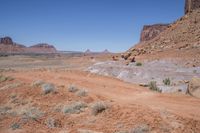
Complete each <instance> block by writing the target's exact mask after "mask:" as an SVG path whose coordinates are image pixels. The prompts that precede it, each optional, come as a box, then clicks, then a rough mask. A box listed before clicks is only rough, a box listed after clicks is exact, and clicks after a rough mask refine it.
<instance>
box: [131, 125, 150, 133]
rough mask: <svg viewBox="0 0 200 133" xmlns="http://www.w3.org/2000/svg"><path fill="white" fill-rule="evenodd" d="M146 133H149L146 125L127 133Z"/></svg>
mask: <svg viewBox="0 0 200 133" xmlns="http://www.w3.org/2000/svg"><path fill="white" fill-rule="evenodd" d="M148 132H149V126H148V125H146V124H143V125H140V126H138V127H136V128H134V129H132V130H130V132H129V133H148Z"/></svg>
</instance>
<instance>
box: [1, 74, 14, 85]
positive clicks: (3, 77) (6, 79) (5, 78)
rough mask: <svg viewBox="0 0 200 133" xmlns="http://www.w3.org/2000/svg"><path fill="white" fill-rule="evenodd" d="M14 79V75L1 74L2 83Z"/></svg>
mask: <svg viewBox="0 0 200 133" xmlns="http://www.w3.org/2000/svg"><path fill="white" fill-rule="evenodd" d="M12 80H14V78H13V77H10V76H4V75H0V83H1V82H5V81H12Z"/></svg>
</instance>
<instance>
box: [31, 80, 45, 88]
mask: <svg viewBox="0 0 200 133" xmlns="http://www.w3.org/2000/svg"><path fill="white" fill-rule="evenodd" d="M44 83H45V82H44V81H43V80H35V81H33V83H32V86H33V87H39V86H41V85H43V84H44Z"/></svg>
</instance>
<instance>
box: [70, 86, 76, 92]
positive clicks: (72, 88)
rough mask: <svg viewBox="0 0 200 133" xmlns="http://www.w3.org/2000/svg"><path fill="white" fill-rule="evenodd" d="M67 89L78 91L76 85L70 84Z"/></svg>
mask: <svg viewBox="0 0 200 133" xmlns="http://www.w3.org/2000/svg"><path fill="white" fill-rule="evenodd" d="M68 91H69V92H77V91H78V88H77V87H76V86H74V85H70V86H69V87H68Z"/></svg>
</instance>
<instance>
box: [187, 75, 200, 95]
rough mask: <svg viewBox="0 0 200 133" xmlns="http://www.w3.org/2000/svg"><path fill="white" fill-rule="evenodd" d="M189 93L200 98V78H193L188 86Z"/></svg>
mask: <svg viewBox="0 0 200 133" xmlns="http://www.w3.org/2000/svg"><path fill="white" fill-rule="evenodd" d="M188 93H189V94H190V95H192V96H194V97H197V98H200V78H192V80H191V81H190V82H189V85H188Z"/></svg>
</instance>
